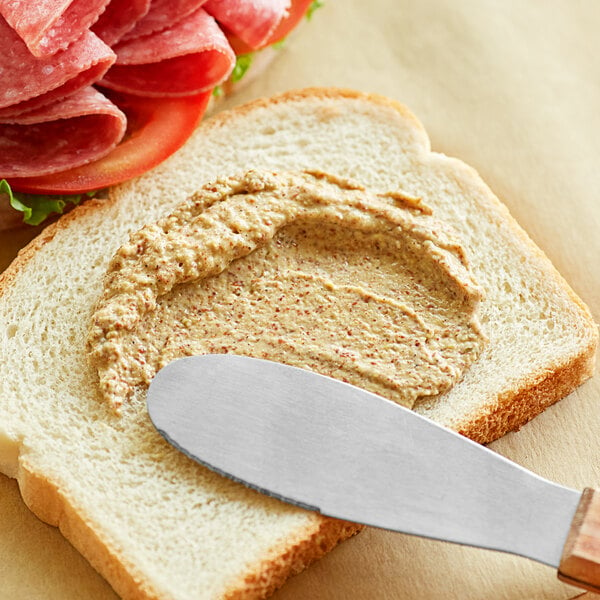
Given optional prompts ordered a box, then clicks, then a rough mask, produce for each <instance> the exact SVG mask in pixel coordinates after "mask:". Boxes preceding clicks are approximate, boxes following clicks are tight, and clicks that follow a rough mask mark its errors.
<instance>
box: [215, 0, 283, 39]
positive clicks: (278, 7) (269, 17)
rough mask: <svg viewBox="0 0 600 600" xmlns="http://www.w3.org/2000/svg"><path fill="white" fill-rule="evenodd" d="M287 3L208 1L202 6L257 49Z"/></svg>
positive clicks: (274, 1) (233, 0)
mask: <svg viewBox="0 0 600 600" xmlns="http://www.w3.org/2000/svg"><path fill="white" fill-rule="evenodd" d="M290 4H291V2H290V0H208V2H207V3H206V4H205V5H204V8H205V10H206V12H208V13H209V14H211V15H212V16H213V17H214V18H215V19H216V20H217V21H218V22H219V23H220V24H221V25H223V26H224V27H226V28H227V29H229V30H230V31H231V32H233V33H234V34H235V35H237V36H238V37H239V38H240V39H241V40H243V41H244V42H246V44H248V46H250V47H251V48H260V47H261V46H263V45H264V44H266V43H267V41H268V40H269V38H270V36H271V34H272V33H273V32H274V31H275V29H276V28H277V25H279V23H280V22H281V20H282V19H283V18H284V17H285V16H286V15H287V11H288V9H289V8H290Z"/></svg>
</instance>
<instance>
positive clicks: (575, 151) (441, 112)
mask: <svg viewBox="0 0 600 600" xmlns="http://www.w3.org/2000/svg"><path fill="white" fill-rule="evenodd" d="M599 30H600V3H598V2H597V0H575V1H571V0H563V1H557V0H551V1H541V0H512V1H500V0H498V1H492V0H471V1H469V0H447V1H445V0H438V1H435V0H418V1H417V0H412V1H408V0H370V1H369V2H365V1H364V0H337V2H336V1H334V0H328V1H327V2H326V6H325V8H323V9H322V10H320V11H319V12H318V13H317V14H316V16H315V18H314V20H313V21H312V22H311V23H307V24H306V25H305V26H304V27H303V31H302V32H300V33H299V34H298V35H296V36H295V39H294V40H293V41H292V42H290V43H289V44H288V47H287V48H285V49H284V50H283V51H282V52H281V56H280V57H279V59H278V61H277V63H276V64H275V65H274V66H273V67H272V68H271V69H270V70H269V72H268V73H267V74H266V76H264V77H262V78H261V79H260V81H257V82H255V83H254V84H252V85H251V86H250V87H249V88H247V89H246V90H245V91H244V92H242V93H241V94H239V95H238V96H237V97H236V98H234V99H233V100H231V101H229V103H237V102H241V101H242V100H246V99H250V98H254V97H257V96H261V95H265V94H270V93H274V92H277V91H282V90H284V89H289V88H293V87H304V86H310V85H337V86H345V87H352V88H357V89H361V90H365V91H373V92H378V93H382V94H385V95H388V96H391V97H393V98H395V99H397V100H400V101H401V102H403V103H405V104H406V105H408V106H409V107H410V108H411V109H412V110H413V112H415V113H416V114H417V116H418V117H419V118H420V119H421V120H422V121H423V123H424V124H425V126H426V128H427V130H428V131H429V133H430V137H431V139H432V146H433V148H434V149H435V150H437V151H441V152H445V153H447V154H450V155H453V156H457V157H459V158H462V159H463V160H465V161H466V162H468V163H469V164H471V165H472V166H474V167H475V168H476V169H477V170H478V171H479V172H480V173H481V175H482V176H483V178H484V179H485V180H486V181H487V182H488V184H489V185H490V186H491V187H492V189H493V190H494V191H495V192H496V193H497V195H498V196H499V197H500V198H501V199H502V200H503V201H504V202H505V203H506V204H507V205H508V207H509V209H510V210H511V212H512V213H513V214H514V216H515V217H516V218H517V220H518V221H519V222H520V223H521V224H522V225H523V226H524V228H525V229H526V230H527V231H528V232H529V233H530V235H531V236H532V238H533V239H534V240H535V241H536V242H537V244H538V245H539V246H540V247H541V248H542V249H543V250H544V251H545V252H546V253H547V254H548V255H549V256H550V258H551V259H552V260H553V262H554V263H555V265H556V266H557V267H558V269H559V270H560V271H561V272H562V273H563V275H564V276H565V278H566V279H567V280H568V281H569V282H570V284H571V285H572V286H573V288H574V289H575V290H576V291H577V292H578V293H579V294H580V296H581V297H582V298H583V299H584V301H585V302H587V303H588V305H589V306H590V307H591V309H592V312H593V313H594V317H595V319H596V321H600V273H599V271H598V262H599V259H600V164H599V163H600V110H599V109H600V41H598V34H597V32H598V31H599ZM0 235H1V238H0V269H2V268H4V267H5V266H6V265H7V264H8V262H9V260H10V259H11V258H12V256H13V255H14V253H16V250H17V248H18V247H19V246H21V245H23V244H25V243H26V241H27V239H28V238H29V237H31V235H32V232H30V231H27V230H26V231H19V232H13V233H10V234H7V233H4V234H0ZM24 376H26V375H24ZM493 447H494V449H496V450H498V451H499V452H501V453H503V454H505V455H507V456H509V457H511V458H513V459H514V460H516V461H517V462H519V463H521V464H523V465H525V466H527V467H528V468H531V469H533V470H534V471H536V472H537V473H539V474H540V475H542V476H546V477H550V478H553V479H555V480H557V481H559V482H561V483H564V484H567V485H571V486H576V487H583V486H586V485H589V486H597V487H600V376H598V375H596V376H595V377H594V379H592V380H591V381H590V382H588V383H586V384H585V385H584V386H582V387H581V388H580V389H579V390H577V391H576V392H575V393H573V394H572V395H571V396H570V397H568V398H566V399H565V400H563V401H561V402H560V403H558V404H557V405H555V406H554V407H552V408H551V409H549V410H548V411H546V412H545V413H544V414H543V415H541V416H540V417H538V418H536V419H535V420H534V421H532V422H531V423H530V424H528V425H527V426H525V427H524V428H523V429H522V430H521V431H519V432H516V433H513V434H509V435H507V436H506V437H505V438H503V439H502V440H499V441H498V442H496V443H494V444H493ZM578 593H579V592H578V591H577V590H575V589H574V588H569V587H567V586H565V585H563V584H560V583H558V582H557V581H556V580H555V575H554V573H553V571H552V569H550V568H548V567H544V566H541V565H537V564H534V563H532V562H530V561H527V560H525V559H519V558H514V557H510V556H506V555H498V554H494V553H491V552H485V551H478V550H474V549H467V548H460V547H456V546H450V545H447V544H442V543H436V542H431V541H425V540H419V539H413V538H408V537H406V536H402V535H398V534H391V533H386V532H382V531H375V530H369V531H366V532H365V533H363V534H361V535H360V536H358V537H357V538H354V539H353V540H350V541H348V542H346V543H344V544H343V545H342V546H340V547H339V548H338V549H336V550H335V551H334V552H333V553H331V554H330V555H329V556H327V557H326V558H325V559H323V560H321V561H320V562H319V563H318V564H316V565H314V566H313V567H311V568H310V569H309V570H307V571H306V572H305V573H303V574H301V575H299V576H297V577H295V578H294V579H292V580H291V581H290V582H289V583H288V584H287V585H286V586H285V587H284V588H283V589H282V590H281V591H280V592H278V593H277V594H276V598H277V600H300V599H305V598H311V599H312V598H314V599H321V600H334V599H335V600H339V599H342V598H344V599H346V598H354V599H358V600H360V599H365V600H367V599H368V600H372V599H385V598H390V599H392V598H393V599H396V598H407V599H413V598H418V599H434V598H436V599H437V598H440V599H441V598H445V599H448V598H449V599H454V598H461V599H464V598H494V599H516V598H519V599H524V598H527V599H556V600H558V599H566V598H573V597H574V596H576V595H577V594H578ZM0 598H2V599H4V598H6V599H14V600H25V599H27V600H33V599H37V598H40V599H41V598H43V599H45V600H75V599H78V600H79V599H81V598H86V599H90V600H114V599H115V596H114V594H113V592H112V591H111V590H110V588H109V587H108V585H107V584H106V583H105V582H104V581H103V580H102V579H101V578H100V577H99V576H98V575H96V574H95V572H94V571H93V570H92V569H91V568H90V567H89V566H88V565H87V563H86V562H85V561H84V560H83V559H82V558H81V557H80V556H79V555H78V554H77V553H76V552H75V551H74V550H73V549H72V548H71V547H70V545H69V544H68V543H67V542H65V541H64V540H63V539H62V537H61V536H60V534H59V533H58V532H57V531H55V530H54V529H53V528H50V527H47V526H46V525H44V524H42V523H40V522H39V521H38V520H37V519H36V518H35V517H33V516H32V515H31V514H30V513H29V512H28V510H27V509H26V508H25V507H24V505H23V504H22V502H21V501H20V499H19V495H18V490H17V487H16V484H15V483H14V482H13V481H11V480H8V479H6V478H4V477H2V476H0Z"/></svg>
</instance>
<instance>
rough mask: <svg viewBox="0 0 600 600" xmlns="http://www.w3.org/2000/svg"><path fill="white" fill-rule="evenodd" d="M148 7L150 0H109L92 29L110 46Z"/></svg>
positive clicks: (129, 29)
mask: <svg viewBox="0 0 600 600" xmlns="http://www.w3.org/2000/svg"><path fill="white" fill-rule="evenodd" d="M149 9H150V0H110V3H109V5H108V6H107V7H106V10H105V11H104V12H103V13H102V14H101V15H100V17H99V19H98V20H97V21H96V23H94V25H93V26H92V31H93V32H94V33H95V34H96V35H97V36H98V37H99V38H100V39H101V40H103V41H104V42H105V43H106V44H108V45H109V46H112V45H113V44H116V43H117V42H118V41H119V40H120V39H122V38H123V36H124V35H125V34H126V33H128V32H129V31H131V29H133V28H134V27H135V25H136V23H138V21H139V20H140V19H141V18H142V17H144V16H145V15H146V14H147V13H148V10H149Z"/></svg>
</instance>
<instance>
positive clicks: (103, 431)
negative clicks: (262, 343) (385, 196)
mask: <svg viewBox="0 0 600 600" xmlns="http://www.w3.org/2000/svg"><path fill="white" fill-rule="evenodd" d="M249 168H266V169H271V170H288V169H293V170H299V169H320V170H324V171H328V172H331V173H333V174H336V175H339V176H341V177H345V178H352V179H355V180H357V181H359V182H360V183H362V184H364V185H366V186H368V187H370V188H372V189H374V190H376V191H383V192H386V191H398V190H400V191H402V192H404V193H406V194H408V195H410V196H415V197H421V198H422V199H423V201H424V202H425V203H426V204H427V205H429V206H431V207H432V208H433V210H434V214H436V215H437V217H438V218H441V219H445V220H447V221H449V222H450V223H451V224H452V225H453V226H454V228H455V229H456V230H458V231H459V233H460V234H461V236H462V239H463V245H464V247H465V248H466V250H467V253H468V255H469V260H470V264H471V269H472V271H473V274H474V276H475V278H476V279H477V281H478V282H479V284H480V285H481V286H482V287H483V288H484V291H485V294H486V299H485V301H484V302H483V303H482V305H481V310H480V316H481V321H482V324H483V328H484V331H485V333H486V335H487V336H488V338H489V343H488V344H487V348H486V350H484V353H483V356H482V357H480V359H479V360H478V362H477V363H476V364H475V365H474V366H472V367H471V368H470V370H469V371H468V372H467V374H466V375H465V377H464V378H463V380H462V381H461V382H460V383H458V384H457V385H456V386H455V387H454V388H453V389H452V390H451V391H450V392H448V393H446V394H444V395H443V396H442V397H439V398H436V399H434V400H430V401H427V402H424V403H421V404H420V405H419V406H418V407H417V410H418V411H419V412H420V413H422V414H425V415H427V416H429V417H431V418H433V419H435V420H436V421H438V422H440V423H442V424H444V425H448V426H450V427H453V428H454V429H457V430H458V431H461V432H462V433H464V434H465V435H468V436H470V437H472V438H473V439H475V440H477V441H480V442H489V441H491V440H493V439H496V438H498V437H500V436H501V435H503V434H504V433H506V432H507V431H509V430H511V429H515V428H518V427H519V426H521V425H522V424H524V423H525V422H526V421H528V420H529V419H531V418H532V417H534V416H535V415H536V414H538V413H539V412H541V411H542V410H543V409H544V408H545V407H546V406H548V405H549V404H551V403H553V402H555V401H556V400H558V399H559V398H561V397H562V396H564V395H565V394H567V393H568V392H570V391H571V390H572V389H574V388H575V387H576V386H577V385H578V384H579V383H581V382H582V381H583V380H585V379H586V378H587V377H589V376H590V375H591V374H592V371H593V366H594V355H595V348H596V344H597V329H596V326H595V324H594V323H593V321H592V318H591V316H590V314H589V312H588V310H587V309H586V307H585V306H584V305H583V304H582V303H581V301H580V300H579V299H578V298H577V297H576V296H575V294H574V293H573V292H572V291H571V290H570V288H569V287H568V285H567V284H566V283H565V282H564V280H563V279H562V278H561V277H560V276H559V275H558V273H557V272H556V271H555V270H554V268H553V267H552V265H551V264H550V262H549V261H548V260H547V259H546V258H545V256H544V255H543V254H542V252H541V251H540V250H539V249H537V248H536V247H535V245H534V244H533V243H532V242H531V241H530V240H529V238H528V237H527V235H526V234H525V233H524V232H523V231H522V230H521V229H520V228H519V227H518V225H517V224H516V223H515V222H514V220H513V219H512V218H511V217H510V215H509V213H508V211H507V210H506V209H505V208H504V206H503V205H502V204H501V203H500V202H499V201H498V200H497V199H496V198H495V197H494V195H493V194H492V192H491V191H490V190H489V188H487V186H486V185H485V184H484V183H483V182H482V181H481V179H480V178H479V177H478V175H477V174H476V173H475V172H474V171H473V170H472V169H470V168H469V167H467V166H465V165H464V164H463V163H461V162H460V161H458V160H455V159H451V158H448V157H446V156H443V155H440V154H436V153H433V152H431V151H430V148H429V141H428V138H427V135H426V133H425V131H424V130H423V128H422V126H421V125H420V124H419V122H418V121H417V120H416V119H415V117H414V116H412V115H411V114H410V113H409V112H408V111H407V110H406V109H405V108H404V107H403V106H401V105H399V104H397V103H394V102H392V101H389V100H387V99H384V98H381V97H377V96H368V95H363V94H359V93H355V92H350V91H343V90H328V89H312V90H303V91H298V92H290V93H287V94H284V95H281V96H278V97H275V98H272V99H266V100H261V101H257V102H254V103H251V104H249V105H246V106H243V107H240V108H238V109H236V110H233V111H231V112H227V113H221V114H219V115H217V116H216V117H214V118H213V119H211V120H210V121H207V122H205V123H204V124H203V125H202V126H201V127H200V128H199V130H198V131H197V133H196V134H195V135H194V137H193V138H192V139H191V140H190V141H189V143H188V144H187V145H186V146H185V147H184V148H183V149H182V150H181V151H180V152H179V153H177V154H176V155H175V156H173V157H172V158H171V159H169V160H168V161H167V162H166V163H164V164H163V165H161V166H160V167H158V168H157V169H155V170H154V171H153V172H151V173H149V174H147V175H145V176H143V177H141V178H139V179H137V180H135V181H132V182H129V183H127V184H124V185H121V186H119V187H117V188H115V189H114V190H112V192H111V197H110V199H109V200H108V201H104V202H101V201H91V202H89V203H86V204H85V205H84V206H82V207H80V208H78V209H76V210H74V211H73V212H72V213H70V214H69V215H67V216H65V217H63V218H62V219H61V220H59V221H58V222H57V223H56V224H54V225H52V226H50V227H49V228H47V229H46V230H45V231H44V232H43V233H42V234H41V236H40V237H38V238H37V239H36V240H34V242H32V244H30V245H29V246H28V247H27V248H26V249H25V250H24V251H23V252H22V253H21V254H20V256H19V257H18V259H17V260H16V261H15V262H14V263H13V265H12V266H11V267H10V268H9V269H8V270H7V271H6V272H5V273H4V274H3V275H2V276H1V278H0V323H1V325H0V353H1V355H0V468H1V469H2V471H4V472H5V473H7V474H8V475H10V476H12V477H16V478H17V479H18V481H19V484H20V488H21V492H22V494H23V497H24V499H25V501H26V502H27V504H28V505H29V506H30V507H31V508H32V510H33V511H34V512H35V513H36V514H37V515H38V516H39V517H40V518H42V519H43V520H45V521H47V522H49V523H52V524H54V525H58V526H59V527H60V528H61V530H62V531H63V533H64V534H65V536H66V537H67V538H68V539H69V540H70V541H71V542H72V543H73V545H74V546H75V547H76V548H78V549H79V550H80V551H81V552H82V553H83V554H84V556H86V557H87V558H88V560H89V561H90V562H91V564H92V565H93V566H94V567H95V568H97V569H98V570H99V571H100V573H102V574H103V575H104V577H106V579H107V580H108V581H109V582H110V583H111V584H112V585H113V587H114V588H115V590H116V591H117V593H118V594H120V595H121V596H122V597H124V598H143V599H148V598H155V599H157V598H161V599H166V598H169V599H178V600H184V599H185V600H187V599H192V598H193V599H200V598H202V599H209V598H210V599H214V598H262V597H265V596H267V595H268V594H269V593H271V592H272V591H273V590H274V589H275V588H276V587H278V586H279V585H281V584H282V583H283V582H284V581H285V579H286V578H287V577H289V576H290V575H291V574H293V573H295V572H297V571H299V570H300V569H302V568H304V567H305V566H306V565H307V564H308V563H310V562H311V561H312V560H314V559H316V558H318V557H319V556H321V555H322V554H323V553H325V552H327V551H328V550H330V549H331V548H332V547H333V546H334V545H335V544H336V543H337V542H338V541H340V540H342V539H344V538H346V537H348V536H350V535H352V534H353V533H355V532H356V531H357V530H358V527H356V526H354V525H352V524H348V523H343V522H339V521H335V520H332V519H327V518H324V517H321V516H319V515H317V514H314V513H310V512H306V511H303V510H301V509H297V508H293V507H290V506H287V505H284V504H282V503H280V502H278V501H276V500H273V499H269V498H266V497H263V496H261V495H259V494H257V493H255V492H252V491H250V490H247V489H246V488H244V487H242V486H240V485H238V484H235V483H233V482H231V481H228V480H225V479H223V478H221V477H219V476H216V475H214V474H212V473H210V472H207V471H206V470H204V469H203V468H202V467H200V466H198V465H196V464H195V463H193V462H192V461H190V460H188V459H187V458H185V457H184V456H183V455H181V454H180V453H178V452H177V451H175V450H174V449H173V448H171V447H170V446H169V445H168V444H167V443H166V442H164V441H163V440H162V438H160V436H159V435H158V434H157V433H156V432H155V431H154V430H153V428H152V426H151V424H150V422H149V419H148V417H147V415H146V412H145V404H144V398H143V397H141V396H140V395H138V396H137V397H136V398H134V400H133V401H132V402H131V403H130V404H128V405H127V406H126V408H125V409H124V411H123V415H122V416H121V417H118V416H115V415H114V414H113V413H112V411H111V410H110V408H109V407H108V406H107V405H106V403H104V402H102V400H101V399H100V397H99V394H98V390H97V381H96V379H95V376H94V373H93V370H92V369H91V367H90V366H89V364H88V362H87V360H86V352H85V340H86V337H87V333H88V327H89V317H90V315H91V313H92V311H93V308H94V304H95V302H96V300H97V298H98V297H99V295H100V292H101V284H102V278H103V274H104V272H105V270H106V266H107V263H108V261H109V259H110V257H111V256H112V254H113V253H114V252H115V251H116V249H117V248H118V247H119V246H120V245H121V244H122V243H123V242H124V241H125V240H126V239H127V237H128V235H129V233H130V232H132V231H135V230H137V229H139V228H140V227H141V226H142V225H144V224H145V223H148V222H150V221H154V220H156V219H157V218H159V217H160V216H161V215H164V214H166V213H168V212H170V211H171V210H172V209H173V207H174V205H175V204H176V203H178V202H180V201H182V200H183V199H185V198H186V197H187V196H188V195H190V194H191V193H192V192H194V191H195V190H196V189H197V188H199V187H200V186H201V185H202V184H203V183H205V182H206V181H209V180H211V179H213V178H216V177H217V176H220V175H224V174H229V173H236V172H239V171H245V170H247V169H249Z"/></svg>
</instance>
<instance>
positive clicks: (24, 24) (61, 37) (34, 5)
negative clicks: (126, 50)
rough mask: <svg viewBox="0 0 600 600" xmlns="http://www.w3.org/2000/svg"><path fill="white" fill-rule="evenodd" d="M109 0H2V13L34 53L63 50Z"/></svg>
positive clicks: (88, 25)
mask: <svg viewBox="0 0 600 600" xmlns="http://www.w3.org/2000/svg"><path fill="white" fill-rule="evenodd" d="M108 2H109V0H0V14H1V15H2V16H3V17H4V18H5V19H6V21H7V22H8V24H9V25H10V26H11V27H12V28H13V29H14V30H15V31H16V32H17V34H18V35H19V36H20V37H21V39H22V40H23V41H24V42H25V44H26V45H27V47H28V48H29V50H30V52H31V53H32V54H33V55H34V56H38V57H40V56H49V55H51V54H54V53H55V52H58V51H59V50H64V49H65V48H66V47H67V46H68V45H69V44H70V43H71V42H73V41H75V40H76V39H77V38H79V37H80V36H81V35H82V33H83V32H84V31H85V30H86V29H87V28H89V27H90V26H91V25H92V24H93V23H95V21H96V20H97V19H98V17H99V15H100V14H101V13H102V11H103V10H104V9H105V7H106V5H107V4H108Z"/></svg>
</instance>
